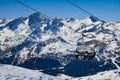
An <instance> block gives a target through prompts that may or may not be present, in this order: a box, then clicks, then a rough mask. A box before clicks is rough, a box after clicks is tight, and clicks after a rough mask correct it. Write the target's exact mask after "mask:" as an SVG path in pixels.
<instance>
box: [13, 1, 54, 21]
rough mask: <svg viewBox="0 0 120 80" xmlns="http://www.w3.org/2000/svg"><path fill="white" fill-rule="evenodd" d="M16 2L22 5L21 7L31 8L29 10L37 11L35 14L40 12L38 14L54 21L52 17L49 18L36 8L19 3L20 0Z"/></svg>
mask: <svg viewBox="0 0 120 80" xmlns="http://www.w3.org/2000/svg"><path fill="white" fill-rule="evenodd" d="M15 1H16V2H17V3H19V4H21V5H23V6H25V7H27V8H29V9H31V10H33V11H35V12H38V13H40V14H42V15H43V16H46V17H47V18H49V19H51V20H52V18H51V17H49V16H47V15H46V14H44V13H42V12H40V11H39V10H37V9H35V8H33V7H31V6H29V5H27V4H25V3H23V2H21V1H19V0H15Z"/></svg>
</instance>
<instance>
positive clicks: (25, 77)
mask: <svg viewBox="0 0 120 80" xmlns="http://www.w3.org/2000/svg"><path fill="white" fill-rule="evenodd" d="M0 80H64V79H62V78H56V77H54V76H49V75H46V74H43V73H41V72H39V71H36V70H29V69H25V68H20V67H16V66H12V65H2V64H0Z"/></svg>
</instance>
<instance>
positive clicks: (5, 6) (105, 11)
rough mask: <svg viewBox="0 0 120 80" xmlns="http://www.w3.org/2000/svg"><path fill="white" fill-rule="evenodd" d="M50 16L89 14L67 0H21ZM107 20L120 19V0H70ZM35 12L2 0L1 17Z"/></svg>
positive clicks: (7, 0) (10, 0)
mask: <svg viewBox="0 0 120 80" xmlns="http://www.w3.org/2000/svg"><path fill="white" fill-rule="evenodd" d="M21 1H22V2H24V3H26V4H28V5H30V6H32V7H33V8H36V9H37V10H39V11H41V12H43V13H45V14H47V15H48V16H50V17H56V16H58V17H62V18H69V17H73V18H80V19H84V18H86V17H87V16H89V15H87V14H86V13H84V12H83V11H81V10H79V9H77V8H75V7H74V6H72V5H70V4H69V3H67V2H66V1H65V0H21ZM70 1H72V2H73V3H75V4H77V5H79V6H80V7H81V8H83V9H85V10H87V11H89V12H91V13H92V14H94V15H96V16H97V17H99V18H100V19H103V20H105V21H115V22H116V21H120V0H70ZM32 13H34V11H32V10H30V9H28V8H26V7H24V6H22V5H20V4H19V3H17V2H15V0H0V18H9V19H13V18H18V17H21V16H27V15H30V14H32Z"/></svg>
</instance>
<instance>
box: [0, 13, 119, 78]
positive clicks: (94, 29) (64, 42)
mask: <svg viewBox="0 0 120 80" xmlns="http://www.w3.org/2000/svg"><path fill="white" fill-rule="evenodd" d="M82 34H84V35H85V37H83V41H84V43H85V45H86V46H91V47H93V48H94V49H95V51H96V52H97V55H96V57H95V59H94V60H91V61H78V60H76V59H75V54H77V53H76V51H75V50H76V48H77V47H78V46H81V45H82V37H81V35H82ZM36 57H37V64H36V68H37V69H39V70H42V72H44V73H46V74H51V75H58V74H60V73H62V74H66V75H69V76H73V77H80V76H87V75H90V74H96V73H97V72H100V71H106V70H111V69H118V68H120V22H116V23H115V22H105V21H102V20H98V19H97V18H95V17H93V16H89V17H87V18H86V19H83V20H81V19H74V18H67V19H62V18H58V17H56V18H54V19H52V20H51V19H48V18H46V17H44V16H43V15H42V14H40V13H34V14H32V15H29V16H27V17H20V18H17V19H13V20H7V19H0V63H3V64H13V65H18V66H21V67H25V68H29V69H33V67H32V66H33V62H34V60H35V58H36ZM53 64H54V65H53ZM54 67H55V69H53V68H54ZM59 67H64V68H62V69H61V68H59Z"/></svg>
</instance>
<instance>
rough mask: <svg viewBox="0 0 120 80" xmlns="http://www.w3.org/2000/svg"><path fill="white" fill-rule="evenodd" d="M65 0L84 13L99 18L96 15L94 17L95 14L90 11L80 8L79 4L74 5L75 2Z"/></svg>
mask: <svg viewBox="0 0 120 80" xmlns="http://www.w3.org/2000/svg"><path fill="white" fill-rule="evenodd" d="M65 1H67V2H68V3H70V4H71V5H73V6H74V7H76V8H78V9H80V10H82V11H83V12H85V13H86V14H88V15H91V16H93V17H95V18H97V19H99V18H98V17H96V16H95V15H93V14H92V13H90V12H88V11H87V10H85V9H83V8H81V7H80V6H78V5H76V4H75V3H73V2H71V1H70V0H65ZM99 20H101V19H99Z"/></svg>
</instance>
